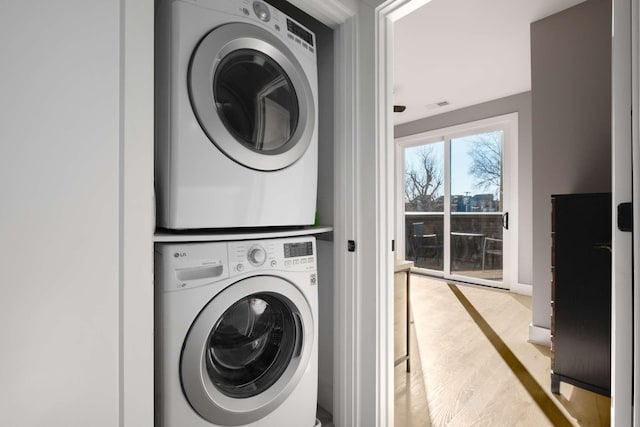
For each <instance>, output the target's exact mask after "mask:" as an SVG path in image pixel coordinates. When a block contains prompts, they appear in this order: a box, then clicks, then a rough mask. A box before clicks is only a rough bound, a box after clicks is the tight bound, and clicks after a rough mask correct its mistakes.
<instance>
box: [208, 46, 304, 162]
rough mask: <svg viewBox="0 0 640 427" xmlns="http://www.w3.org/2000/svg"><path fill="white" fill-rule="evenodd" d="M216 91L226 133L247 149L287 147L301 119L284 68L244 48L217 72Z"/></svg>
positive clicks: (296, 99)
mask: <svg viewBox="0 0 640 427" xmlns="http://www.w3.org/2000/svg"><path fill="white" fill-rule="evenodd" d="M213 92H214V98H215V102H216V107H217V109H218V114H219V115H220V118H221V119H222V122H223V124H224V125H225V127H226V128H227V130H228V131H229V132H230V133H231V134H232V135H233V136H234V137H235V138H236V139H237V140H238V141H240V142H241V143H242V144H244V145H245V146H246V147H248V148H250V149H252V150H255V151H258V152H264V153H265V154H269V152H270V151H275V150H278V149H280V148H282V147H283V146H284V145H285V144H287V143H288V142H289V141H290V139H291V137H292V136H293V134H294V132H295V130H296V128H297V126H298V118H299V114H300V111H299V106H298V98H297V95H296V92H295V89H294V87H293V84H292V83H291V81H290V79H289V77H288V76H287V74H286V73H285V72H284V70H283V69H282V67H280V65H278V63H276V62H275V61H274V60H273V59H272V58H270V57H269V56H267V55H265V54H264V53H262V52H259V51H256V50H251V49H241V50H237V51H234V52H232V53H230V54H229V55H227V56H226V57H224V58H223V59H222V61H221V62H220V64H219V65H218V67H217V69H216V73H215V76H214V79H213Z"/></svg>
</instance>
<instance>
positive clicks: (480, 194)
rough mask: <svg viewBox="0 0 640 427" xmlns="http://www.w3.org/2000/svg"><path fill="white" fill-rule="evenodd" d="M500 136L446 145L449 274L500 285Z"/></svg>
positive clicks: (490, 134)
mask: <svg viewBox="0 0 640 427" xmlns="http://www.w3.org/2000/svg"><path fill="white" fill-rule="evenodd" d="M502 141H503V131H495V132H487V133H482V134H476V135H470V136H465V137H461V138H453V139H452V140H451V200H450V203H451V272H452V273H457V274H461V275H464V276H469V277H475V278H480V279H488V280H498V281H501V280H502V183H503V178H502Z"/></svg>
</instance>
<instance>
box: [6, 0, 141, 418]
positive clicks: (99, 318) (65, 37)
mask: <svg viewBox="0 0 640 427" xmlns="http://www.w3.org/2000/svg"><path fill="white" fill-rule="evenodd" d="M130 5H131V3H130V2H127V1H116V0H112V1H106V0H84V1H70V0H64V1H56V2H50V1H31V2H23V1H19V0H6V1H4V2H3V4H2V13H0V38H1V39H2V40H3V42H2V43H0V54H1V56H2V58H3V66H2V77H3V78H2V80H1V81H0V94H2V96H1V97H0V111H1V114H0V116H1V117H2V126H0V141H1V143H0V144H1V147H2V155H0V179H1V180H2V182H3V185H2V186H0V200H2V202H1V203H2V204H1V206H2V209H1V212H2V214H1V215H0V236H1V238H0V260H1V261H0V265H1V267H2V271H3V286H2V295H1V296H0V325H1V326H0V331H1V332H0V336H1V338H2V364H1V365H0V378H2V387H1V388H0V425H3V426H12V427H14V426H43V425H47V426H54V427H55V426H65V427H67V426H78V427H86V426H97V427H99V426H116V425H119V424H121V425H125V420H128V421H131V422H130V424H127V425H131V426H133V425H134V424H135V425H144V424H141V423H140V422H134V421H133V420H134V419H135V417H133V416H132V417H131V418H129V415H130V414H133V413H134V412H140V413H142V415H141V418H139V419H141V420H144V421H147V425H152V405H150V402H152V383H150V382H149V380H148V379H149V378H152V375H153V373H152V365H151V360H146V362H145V364H144V365H142V363H141V361H138V362H136V363H137V365H136V367H133V365H135V364H136V363H133V362H132V360H135V359H136V358H138V357H140V358H146V359H149V358H148V357H146V356H148V355H149V354H150V351H149V349H150V348H152V346H151V343H152V339H153V338H152V335H151V333H150V331H149V328H148V327H147V326H148V325H149V323H148V321H147V319H145V314H148V313H149V311H150V310H148V304H147V305H146V306H145V303H144V302H143V304H141V305H140V306H141V307H142V308H143V309H144V310H142V311H141V310H139V309H140V306H136V303H138V302H140V301H131V300H129V303H130V306H129V309H130V310H128V311H127V310H125V311H124V312H122V311H121V309H122V303H123V300H122V298H123V295H122V294H121V291H122V288H123V283H125V281H126V279H127V277H134V276H137V277H144V278H146V279H148V281H147V282H143V283H138V285H137V286H139V287H141V288H142V289H145V290H150V289H151V281H150V279H151V270H150V267H151V264H150V261H149V259H150V256H151V242H150V238H148V239H147V240H146V242H148V252H149V254H148V256H147V257H146V258H145V257H140V256H136V255H139V254H135V253H134V252H135V250H133V251H129V252H126V251H125V250H126V249H128V248H129V249H131V246H130V244H131V243H132V242H131V240H132V239H134V237H132V236H130V235H128V236H127V239H128V240H127V239H125V238H124V237H123V230H124V228H123V227H124V225H125V223H127V221H126V220H127V218H129V217H128V216H127V214H126V213H125V211H124V209H123V203H124V202H125V201H127V200H134V199H135V198H136V197H137V198H138V199H145V195H144V194H142V193H140V192H137V193H135V192H134V194H129V198H128V199H127V197H126V196H125V195H124V194H123V192H124V190H126V189H127V188H128V184H125V183H124V182H123V181H122V180H121V176H122V174H123V173H124V172H123V171H130V172H132V175H135V172H133V171H135V170H139V171H140V170H141V172H139V173H142V174H144V172H145V169H144V167H143V168H139V167H137V166H139V164H142V165H143V166H145V165H147V164H149V162H151V156H152V154H151V152H150V151H149V150H147V148H148V147H149V144H148V143H149V140H150V137H151V136H152V127H150V122H149V121H145V120H140V121H137V120H136V119H138V118H140V117H141V115H140V114H141V113H140V111H138V110H136V108H135V107H136V106H139V105H138V104H136V103H135V102H133V98H136V96H138V94H139V92H144V93H143V94H141V95H140V96H141V97H142V98H145V99H146V101H145V102H143V103H142V104H143V107H144V108H146V112H143V113H142V117H143V119H144V118H145V117H150V114H148V113H149V111H150V109H149V106H150V105H152V96H151V95H152V92H150V91H148V90H146V89H147V88H149V85H150V84H152V79H150V76H151V75H150V73H148V72H146V73H145V74H144V77H143V80H138V81H135V80H132V81H130V82H128V83H129V84H130V88H129V91H128V92H127V96H125V92H124V91H125V89H124V81H125V80H126V77H127V76H128V74H127V73H128V72H127V67H128V66H129V65H125V64H124V63H123V58H125V56H124V51H125V50H126V49H125V48H127V46H128V45H127V43H128V40H129V37H130V36H129V35H127V38H123V37H124V36H123V33H124V28H125V25H128V24H130V25H131V28H129V30H131V29H133V28H139V29H140V30H138V31H141V32H142V33H143V37H147V36H148V35H149V30H151V31H152V26H151V25H150V23H152V19H153V17H152V13H149V12H151V10H152V9H149V7H148V6H149V5H151V7H152V3H150V2H148V1H147V2H140V1H138V2H137V3H136V5H135V6H138V5H141V6H143V7H138V9H137V12H141V13H142V15H141V16H142V20H139V19H138V18H133V20H129V21H128V22H126V19H125V12H126V13H129V12H131V13H135V12H136V11H135V10H134V9H136V7H133V8H128V9H127V7H128V6H130ZM144 5H146V6H147V8H146V9H145V8H144ZM123 7H124V8H125V10H123V9H121V8H123ZM131 33H134V34H135V33H136V31H131ZM151 35H152V33H151ZM147 40H148V39H147ZM151 40H152V39H151ZM138 47H141V49H142V50H139V51H138V52H129V53H130V54H131V56H129V57H128V59H129V60H131V62H133V63H135V62H136V59H134V58H136V56H134V55H137V57H142V58H144V59H145V60H146V63H147V64H148V63H149V61H148V59H149V58H151V55H152V51H150V50H149V49H147V48H150V47H151V46H150V45H149V44H148V43H146V44H145V43H142V44H141V45H139V46H138ZM151 64H152V62H151ZM151 70H152V68H151ZM125 107H132V108H131V110H127V109H125ZM125 114H126V115H127V117H126V118H127V119H130V120H129V122H128V123H127V126H124V125H123V124H124V123H125V122H126V121H127V120H125ZM134 136H135V137H137V140H138V141H142V142H145V143H146V144H147V145H144V144H142V149H141V150H140V151H137V152H134V151H135V150H134V151H131V150H130V149H131V148H133V147H132V146H127V147H126V149H124V148H125V144H124V142H125V141H127V140H128V139H127V138H129V137H131V138H134ZM127 153H130V154H131V155H132V156H133V155H134V154H135V155H137V156H142V159H139V158H135V157H134V158H132V159H130V161H129V162H128V164H127V165H125V164H124V159H125V155H126V154H127ZM136 162H138V164H137V163H136ZM142 180H144V178H143V179H142ZM150 184H151V181H150V180H149V181H146V187H147V188H148V193H147V195H148V197H147V198H146V202H142V203H141V202H139V203H138V205H137V207H138V208H141V209H140V211H139V214H140V215H142V216H143V217H144V218H143V219H142V220H141V223H143V224H144V225H146V227H148V228H146V229H144V230H143V231H144V232H146V236H151V233H152V231H151V223H152V218H151V216H150V215H146V214H147V213H148V212H149V209H148V206H150V204H151V188H150ZM128 225H129V226H131V227H133V226H134V225H135V221H130V222H129V223H128ZM135 228H137V229H139V228H140V227H135ZM135 239H137V241H136V244H137V243H139V242H140V239H139V238H138V237H135ZM125 252H126V253H127V254H128V258H127V260H128V261H131V262H127V264H128V271H127V270H124V269H123V263H124V259H123V256H124V253H125ZM134 260H135V261H134ZM140 271H142V272H143V274H142V275H140V274H138V273H140ZM149 304H152V302H149ZM145 307H146V308H145ZM134 309H135V310H134ZM134 312H135V313H136V315H135V316H137V318H135V317H134V315H133V313H134ZM125 315H126V316H125ZM124 317H126V320H125V321H124V323H122V320H123V319H124ZM126 325H138V328H139V329H134V330H129V329H127V337H126V338H125V337H124V335H125V331H124V329H125V327H126ZM121 328H123V329H122V331H121ZM121 332H122V333H121ZM141 334H143V335H142V337H143V338H144V339H143V340H140V336H141ZM133 342H136V343H137V345H138V346H139V348H137V349H136V350H137V351H136V352H137V355H133V354H132V353H134V352H133V351H132V352H131V353H128V352H125V351H124V350H125V349H127V350H128V349H130V347H128V346H129V345H130V344H132V343H133ZM150 346H151V347H150ZM151 351H152V350H151ZM130 363H131V365H129V364H130ZM140 365H142V366H144V367H145V369H142V370H139V371H138V370H137V369H136V368H137V367H140ZM124 366H127V367H129V366H131V367H132V371H133V373H128V372H127V373H125V372H124V369H123V367H124ZM134 376H135V379H134V378H133V377H134ZM129 380H131V382H130V381H129ZM132 383H136V385H133V384H132ZM150 384H151V388H149V385H150ZM125 389H127V391H131V393H127V397H126V399H127V402H128V403H129V404H130V406H137V408H132V409H131V412H130V413H125V412H127V410H123V411H122V412H121V409H123V408H122V401H123V400H124V395H123V390H125ZM134 389H136V390H137V391H133V390H134ZM145 392H146V395H148V397H145V396H144V393H145ZM141 396H142V397H141ZM125 406H126V405H125Z"/></svg>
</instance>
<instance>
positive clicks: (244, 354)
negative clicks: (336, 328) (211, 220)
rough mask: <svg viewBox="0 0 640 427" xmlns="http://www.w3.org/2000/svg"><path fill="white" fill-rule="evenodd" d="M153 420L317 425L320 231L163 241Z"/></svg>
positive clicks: (211, 425) (209, 426) (263, 426)
mask: <svg viewBox="0 0 640 427" xmlns="http://www.w3.org/2000/svg"><path fill="white" fill-rule="evenodd" d="M155 258H156V259H155V265H156V276H155V283H156V292H155V295H156V331H155V340H156V341H155V342H156V344H155V345H156V348H155V355H156V367H155V372H156V380H155V389H156V402H155V407H156V424H155V425H156V427H184V426H189V427H219V426H253V427H313V426H314V425H315V422H316V418H315V415H316V403H317V385H318V378H317V375H318V374H317V370H318V360H317V359H318V355H317V351H318V350H317V346H318V320H317V318H318V293H317V283H316V271H317V270H316V268H317V267H316V242H315V238H314V237H296V238H287V239H273V240H247V241H235V242H207V243H179V244H157V245H156V251H155Z"/></svg>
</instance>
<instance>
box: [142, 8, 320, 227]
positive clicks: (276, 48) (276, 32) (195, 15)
mask: <svg viewBox="0 0 640 427" xmlns="http://www.w3.org/2000/svg"><path fill="white" fill-rule="evenodd" d="M155 70H156V115H155V121H156V164H155V171H156V176H155V178H156V179H155V185H156V203H157V206H158V211H157V225H158V226H160V227H163V228H169V229H196V228H235V227H263V226H296V225H308V224H313V223H314V220H315V211H316V187H317V168H318V166H317V158H318V132H317V128H318V124H317V110H318V108H317V64H316V42H315V36H314V34H313V33H312V32H311V31H309V30H308V29H307V28H305V27H303V26H302V25H300V24H299V23H297V22H296V21H294V20H293V19H291V18H289V17H288V16H286V15H284V14H283V13H281V12H280V11H279V10H277V9H275V8H273V7H272V6H270V5H268V4H266V3H264V2H262V1H258V0H256V1H251V0H160V2H159V5H158V10H157V16H156V67H155Z"/></svg>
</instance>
